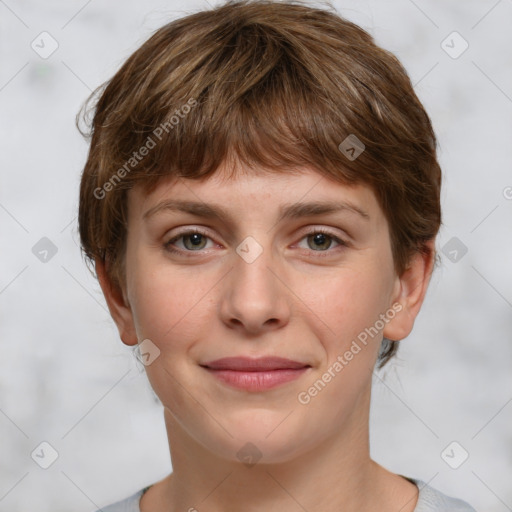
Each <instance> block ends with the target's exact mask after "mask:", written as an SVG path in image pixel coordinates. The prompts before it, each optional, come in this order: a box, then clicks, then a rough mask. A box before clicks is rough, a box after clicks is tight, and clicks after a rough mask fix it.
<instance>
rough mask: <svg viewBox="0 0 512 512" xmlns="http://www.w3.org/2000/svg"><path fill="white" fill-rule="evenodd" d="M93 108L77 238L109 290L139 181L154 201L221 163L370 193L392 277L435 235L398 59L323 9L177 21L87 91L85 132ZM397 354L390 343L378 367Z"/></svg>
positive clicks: (422, 143)
mask: <svg viewBox="0 0 512 512" xmlns="http://www.w3.org/2000/svg"><path fill="white" fill-rule="evenodd" d="M93 111H94V115H93V117H92V122H91V123H90V129H89V132H87V133H86V132H84V131H83V130H81V132H82V133H83V134H84V135H85V136H86V137H88V138H91V143H90V150H89V154H88V157H87V162H86V164H85V168H84V170H83V174H82V179H81V185H80V203H79V217H78V220H79V232H80V238H81V244H82V252H83V254H84V255H85V257H86V259H87V261H88V263H94V259H96V258H97V259H99V260H100V261H104V262H105V263H106V265H107V272H108V275H109V278H110V279H111V280H112V282H113V283H114V284H115V285H116V286H121V285H122V283H124V280H125V273H124V256H125V247H126V246H125V242H126V233H127V222H126V214H127V190H128V189H130V188H132V187H133V186H134V185H136V184H141V185H142V187H143V189H144V190H145V192H146V193H148V192H150V191H151V190H153V189H154V187H155V186H156V184H157V183H158V181H159V180H160V179H161V178H162V177H169V176H181V177H186V178H189V179H206V178H208V177H209V176H211V175H212V174H213V173H214V172H215V170H216V169H217V168H219V166H220V165H221V164H226V163H228V162H232V163H233V164H236V163H241V164H242V165H243V166H245V167H246V168H247V169H251V170H253V169H254V167H255V166H259V167H263V168H266V169H268V170H269V171H271V172H294V168H297V167H300V166H307V167H310V168H313V169H315V170H317V171H318V172H319V173H321V174H322V175H324V176H326V177H328V178H330V179H334V180H337V181H338V182H340V183H344V184H352V183H363V184H366V185H368V186H370V187H371V188H372V189H373V191H374V193H375V194H376V197H377V199H378V201H379V204H380V206H381V208H382V209H383V211H384V213H385V215H386V218H387V221H388V223H389V226H390V236H391V245H392V250H393V258H394V265H395V269H396V272H397V274H398V275H401V274H402V273H403V271H404V270H405V269H406V268H407V264H408V262H409V260H410V257H411V256H412V255H413V254H414V253H415V252H416V251H426V250H428V249H427V248H426V246H425V242H427V241H429V240H431V239H434V238H435V236H436V234H437V232H438V229H439V226H440V223H441V210H440V186H441V170H440V167H439V164H438V162H437V158H436V146H437V142H436V137H435V135H434V131H433V129H432V125H431V122H430V119H429V117H428V115H427V113H426V112H425V110H424V108H423V106H422V104H421V102H420V101H419V99H418V97H417V96H416V94H415V92H414V90H413V87H412V84H411V82H410V80H409V77H408V75H407V73H406V71H405V69H404V68H403V66H402V65H401V64H400V62H399V61H398V60H397V58H396V57H395V56H394V55H393V54H391V53H390V52H388V51H386V50H384V49H382V48H380V47H379V46H377V45H376V44H375V42H374V40H373V38H372V37H371V36H370V35H369V34H368V33H367V32H365V31H364V30H363V29H361V28H360V27H359V26H357V25H355V24H353V23H351V22H349V21H347V20H345V19H343V18H341V17H340V16H339V15H337V14H336V13H335V12H330V11H329V10H327V9H325V10H324V9H319V8H314V7H310V6H307V5H304V3H303V2H294V1H289V2H272V1H268V0H245V1H229V2H227V3H225V4H223V5H221V6H219V7H216V8H213V9H211V10H206V11H201V12H197V13H194V14H190V15H188V16H186V17H183V18H180V19H177V20H174V21H172V22H171V23H169V24H167V25H165V26H163V27H162V28H160V29H159V30H157V31H156V32H155V33H154V34H153V35H152V36H151V37H150V38H149V39H148V40H147V41H146V42H145V43H144V44H143V45H142V46H141V47H140V48H139V49H138V50H137V51H136V52H135V53H133V54H132V55H131V56H130V57H129V58H128V60H127V61H126V62H125V63H124V64H123V66H122V67H121V68H120V69H119V71H118V72H117V73H116V74H115V75H114V76H113V78H112V79H110V80H109V81H107V82H106V83H105V84H103V85H102V86H100V87H99V88H98V89H96V91H94V93H93V94H92V95H91V96H90V97H89V99H88V100H87V102H86V103H85V104H84V107H83V108H82V110H81V112H80V113H79V115H78V116H77V123H78V125H79V129H80V121H81V120H82V119H85V121H86V123H87V119H88V116H89V114H90V113H91V112H93ZM347 144H348V145H347ZM143 148H146V149H145V150H143ZM363 148H364V150H363V151H362V152H361V150H362V149H363ZM359 153H360V154H359ZM356 157H357V158H356ZM232 169H233V171H234V169H235V167H234V165H233V167H232ZM397 347H398V341H392V340H386V339H384V341H383V344H382V347H381V351H380V354H379V361H380V366H379V367H382V366H383V365H384V364H385V363H386V362H387V361H388V360H389V359H390V358H391V357H392V356H393V355H394V353H395V352H396V350H397Z"/></svg>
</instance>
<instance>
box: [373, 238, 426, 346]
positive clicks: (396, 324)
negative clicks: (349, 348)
mask: <svg viewBox="0 0 512 512" xmlns="http://www.w3.org/2000/svg"><path fill="white" fill-rule="evenodd" d="M434 260H435V241H434V240H429V241H428V242H427V243H426V244H425V251H424V252H420V251H418V252H417V253H416V254H414V256H413V257H412V259H411V261H410V263H409V266H408V267H407V269H406V270H405V271H404V272H403V274H402V275H401V276H400V277H397V288H396V290H397V291H396V293H395V295H394V297H393V302H392V304H395V303H400V304H401V306H402V309H401V310H400V312H399V313H398V314H397V315H396V316H395V317H394V318H393V319H392V320H391V321H390V322H389V323H388V324H387V325H386V327H385V328H384V331H383V335H384V337H385V338H388V339H390V340H394V341H400V340H402V339H404V338H405V337H407V336H408V335H409V333H410V332H411V331H412V328H413V326H414V321H415V319H416V317H417V315H418V313H419V311H420V308H421V305H422V304H423V300H424V299H425V295H426V293H427V288H428V284H429V282H430V277H431V274H432V270H433V268H434Z"/></svg>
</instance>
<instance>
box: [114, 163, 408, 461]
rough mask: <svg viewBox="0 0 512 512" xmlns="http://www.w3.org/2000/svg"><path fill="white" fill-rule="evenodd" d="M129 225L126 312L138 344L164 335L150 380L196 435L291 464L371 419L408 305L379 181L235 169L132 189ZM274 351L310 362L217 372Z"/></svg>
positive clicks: (126, 330) (124, 325)
mask: <svg viewBox="0 0 512 512" xmlns="http://www.w3.org/2000/svg"><path fill="white" fill-rule="evenodd" d="M185 202H186V203H188V204H184V203H185ZM192 203H194V204H192ZM312 203H315V205H313V204H312ZM333 206H334V208H333ZM215 211H218V212H220V213H219V215H218V216H217V215H215V214H214V213H213V212H215ZM128 225H129V229H128V238H127V248H126V275H127V276H128V277H127V281H126V287H125V300H126V304H127V305H126V308H125V307H124V306H123V307H122V308H121V312H120V313H119V311H118V312H117V313H113V316H114V317H115V319H116V322H117V324H118V327H119V330H120V333H121V337H122V339H123V341H124V342H125V343H126V344H133V345H134V344H136V343H137V341H138V342H141V341H143V340H150V342H147V341H146V342H145V343H146V344H147V343H150V344H149V345H147V346H148V347H152V348H151V350H149V352H150V353H152V354H153V355H154V354H157V353H158V355H157V357H155V359H154V360H153V361H152V362H151V363H150V364H148V365H147V366H146V367H145V369H146V372H147V375H148V378H149V380H150V383H151V385H152V387H153V389H154V391H155V392H156V394H157V395H158V396H159V398H160V400H161V402H162V404H163V406H164V407H165V408H166V409H168V411H169V412H170V414H171V415H172V417H173V419H174V420H175V421H176V422H177V423H179V424H180V425H181V426H182V427H183V428H184V429H185V430H186V431H187V432H188V434H189V435H190V436H191V437H192V438H193V439H195V441H196V442H198V443H199V444H201V445H202V446H203V447H204V448H205V449H207V450H209V451H210V452H212V453H215V454H217V455H219V456H222V457H224V458H227V459H232V460H237V452H238V451H239V449H240V447H241V446H243V445H244V444H245V443H246V442H248V441H250V442H252V443H253V444H255V445H256V446H257V447H258V449H259V450H260V452H262V453H263V454H264V457H265V459H264V460H265V461H266V462H278V461H286V460H291V459H292V458H293V457H296V456H298V455H300V454H301V453H305V452H306V451H307V450H311V449H313V448H314V446H315V445H316V444H318V443H319V442H321V441H322V440H325V439H327V438H328V437H329V436H333V435H341V434H343V433H345V434H347V433H348V431H349V430H350V429H351V428H355V427H354V426H355V425H357V424H358V422H360V421H362V418H364V417H365V414H367V411H366V410H365V407H366V406H365V400H364V397H366V396H367V393H368V391H369V389H370V386H371V377H372V372H373V368H374V365H375V361H376V358H377V354H378V350H379V347H380V343H381V340H382V337H383V334H384V335H386V336H388V337H390V338H391V339H397V337H395V338H393V337H392V336H393V334H396V332H398V331H400V329H401V328H403V326H402V327H400V321H402V320H401V318H400V317H401V315H405V316H404V318H406V317H407V312H406V313H405V314H404V311H406V310H407V308H408V306H407V297H405V295H406V291H407V286H404V281H403V280H402V279H401V278H399V277H398V276H397V275H396V274H395V272H394V267H393V259H392V252H391V245H390V236H389V229H388V225H387V221H386V219H385V217H384V214H383V212H382V210H381V208H380V206H379V205H378V203H377V200H376V198H375V195H374V193H373V192H372V190H371V189H370V188H368V187H366V186H364V185H357V186H347V185H342V184H340V183H338V182H334V181H330V180H328V179H327V178H325V177H322V176H321V175H319V174H318V173H317V172H315V171H313V170H308V169H301V171H300V173H297V174H293V175H292V174H265V173H259V174H258V173H256V172H254V173H252V174H251V175H248V174H245V175H239V176H238V177H236V178H235V179H231V180H227V179H225V178H224V177H223V174H222V169H220V170H218V171H217V173H215V174H214V175H213V176H212V177H210V178H209V179H208V180H206V181H203V182H198V181H194V180H188V179H183V178H179V179H174V178H173V179H169V180H167V181H162V182H161V183H160V184H159V186H158V187H157V188H156V189H155V190H154V192H152V193H151V194H149V195H147V196H145V195H144V194H143V193H142V192H141V190H139V189H137V188H134V189H132V190H131V191H130V192H129V215H128ZM401 299H404V300H402V301H401ZM109 307H110V304H109ZM112 310H113V308H112V307H111V311H112ZM393 329H395V331H396V332H394V331H393ZM363 340H365V341H363ZM155 347H157V349H156V348H155ZM265 356H278V357H282V358H287V359H290V360H293V361H296V362H299V363H301V365H302V366H306V368H302V369H301V370H288V373H286V374H285V372H286V370H274V371H272V372H266V374H265V372H258V375H259V377H258V378H256V377H255V375H247V373H245V374H244V375H242V373H244V372H238V378H235V374H236V373H237V372H235V371H233V370H231V371H229V370H227V371H224V372H220V371H212V370H211V369H208V368H205V367H204V366H203V365H205V364H206V363H208V362H211V361H214V360H217V359H220V358H225V357H248V358H260V357H265ZM152 357H153V356H152ZM276 372H279V374H280V377H276V376H277V375H278V373H276ZM264 374H265V375H264ZM224 379H228V380H229V379H231V380H229V381H226V380H224ZM265 379H268V380H265ZM287 379H289V380H287ZM262 382H264V383H267V387H265V384H261V383H262ZM269 382H270V383H271V384H269ZM258 383H259V387H258ZM198 403H199V404H200V406H199V407H198Z"/></svg>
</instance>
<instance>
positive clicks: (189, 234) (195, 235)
mask: <svg viewBox="0 0 512 512" xmlns="http://www.w3.org/2000/svg"><path fill="white" fill-rule="evenodd" d="M180 239H183V246H184V248H180V249H179V250H176V249H174V248H173V247H172V246H173V245H174V244H175V242H176V241H178V240H180ZM207 239H209V237H208V235H207V233H205V232H204V231H201V230H199V229H194V230H190V231H184V232H182V233H180V234H179V235H176V236H175V237H174V238H171V239H170V240H169V241H168V242H166V243H165V244H164V247H165V248H166V249H167V250H168V251H170V252H180V253H181V252H195V251H201V250H203V249H205V248H206V247H205V244H206V240H207Z"/></svg>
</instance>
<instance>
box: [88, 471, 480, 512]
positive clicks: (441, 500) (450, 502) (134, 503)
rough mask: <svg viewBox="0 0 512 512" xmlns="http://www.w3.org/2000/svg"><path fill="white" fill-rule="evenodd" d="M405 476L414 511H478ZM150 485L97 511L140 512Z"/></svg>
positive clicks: (463, 502)
mask: <svg viewBox="0 0 512 512" xmlns="http://www.w3.org/2000/svg"><path fill="white" fill-rule="evenodd" d="M400 476H403V475H400ZM404 478H407V480H409V481H410V482H412V483H414V484H416V486H417V487H418V489H419V495H418V503H417V504H416V508H415V509H414V512H448V511H449V512H476V510H475V509H474V508H473V507H471V506H470V505H468V504H467V503H466V502H465V501H462V500H459V499H457V498H452V497H450V496H447V495H446V494H443V493H441V492H439V491H437V490H436V489H434V488H432V487H430V486H429V485H427V484H426V483H425V482H423V481H421V480H417V479H415V478H409V477H404ZM150 487H151V486H148V487H145V488H144V489H141V490H140V491H138V492H136V493H135V494H132V495H131V496H130V497H128V498H126V499H124V500H122V501H118V502H116V503H113V504H112V505H109V506H108V507H103V508H102V509H101V510H98V511H96V512H140V508H139V501H140V499H141V497H142V495H143V494H144V493H145V492H146V491H147V490H148V489H149V488H150Z"/></svg>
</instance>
